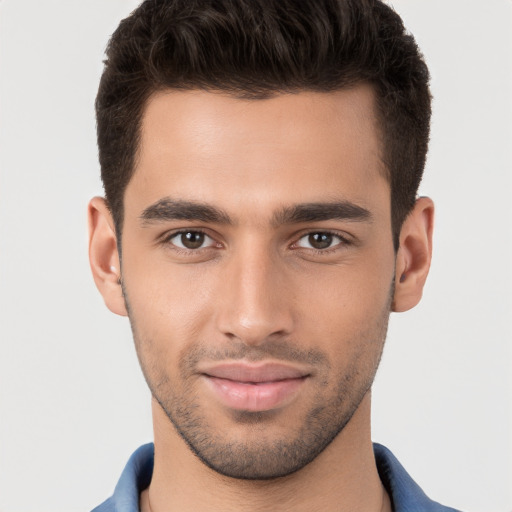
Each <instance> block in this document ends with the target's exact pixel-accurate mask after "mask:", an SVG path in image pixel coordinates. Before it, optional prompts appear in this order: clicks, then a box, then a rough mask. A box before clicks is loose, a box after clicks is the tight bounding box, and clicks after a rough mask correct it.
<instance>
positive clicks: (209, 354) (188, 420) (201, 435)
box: [123, 286, 394, 480]
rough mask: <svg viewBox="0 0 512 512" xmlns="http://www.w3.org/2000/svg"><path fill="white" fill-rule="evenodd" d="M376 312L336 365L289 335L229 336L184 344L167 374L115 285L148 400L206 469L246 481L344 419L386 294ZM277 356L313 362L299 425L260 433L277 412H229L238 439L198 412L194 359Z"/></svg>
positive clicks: (365, 385) (290, 462)
mask: <svg viewBox="0 0 512 512" xmlns="http://www.w3.org/2000/svg"><path fill="white" fill-rule="evenodd" d="M393 290H394V286H392V287H391V293H390V295H389V297H390V298H389V301H388V303H387V304H386V306H385V308H383V310H382V312H381V314H380V315H379V317H378V318H376V319H373V321H369V322H368V323H369V324H370V325H368V326H365V327H364V329H363V328H362V329H361V331H360V333H359V334H358V335H357V339H355V340H351V343H352V344H354V345H355V346H357V347H358V349H357V351H356V352H355V354H353V356H352V359H351V361H350V365H349V366H348V367H347V368H345V369H344V370H343V371H339V370H337V369H336V368H333V367H332V364H331V362H330V361H329V358H328V356H327V354H326V353H324V352H322V351H321V350H318V349H300V348H298V347H297V345H296V344H295V343H294V342H293V341H292V340H291V339H277V340H276V339H273V340H268V341H265V342H263V343H262V344H260V345H258V346H251V345H246V344H244V343H243V342H242V341H239V340H238V341H232V342H227V343H226V344H223V345H222V347H211V346H209V344H208V343H207V342H204V341H203V342H198V343H195V344H190V345H187V346H186V348H185V349H184V350H183V351H182V352H181V353H180V357H179V365H178V372H177V373H178V375H177V376H175V375H170V374H169V373H168V371H167V370H166V369H165V362H164V361H162V358H161V357H159V356H158V354H155V352H154V350H153V347H154V343H153V342H152V340H150V339H144V337H143V336H142V334H141V333H139V332H138V330H137V323H136V319H135V315H134V314H133V312H132V311H131V308H130V306H129V301H128V297H127V294H126V291H125V290H123V293H124V296H125V302H126V306H127V310H128V313H129V318H130V323H131V327H132V332H133V337H134V341H135V346H136V350H137V355H138V357H139V361H140V364H141V367H142V371H143V374H144V377H145V379H146V382H147V383H148V386H149V388H150V390H151V393H152V395H153V397H154V398H155V400H156V401H157V402H158V404H159V405H160V407H161V408H162V410H163V411H164V412H165V414H166V415H167V417H168V418H169V420H170V422H171V424H172V425H173V427H174V429H175V430H176V432H177V433H178V434H179V436H180V437H181V438H182V439H183V440H184V441H185V443H186V444H187V445H188V447H189V448H190V450H191V451H192V452H193V453H194V454H195V455H196V456H197V457H198V458H199V459H200V460H201V461H202V462H203V463H204V464H205V465H206V466H208V467H209V468H211V469H213V470H214V471H216V472H217V473H220V474H222V475H225V476H228V477H232V478H237V479H247V480H268V479H273V478H278V477H283V476H287V475H290V474H292V473H294V472H296V471H298V470H300V469H302V468H303V467H304V466H306V465H307V464H309V463H310V462H311V461H313V460H314V459H315V458H316V457H318V455H320V453H322V451H323V450H324V449H325V448H326V447H327V446H328V445H329V444H330V443H331V442H332V441H333V439H335V438H336V436H338V435H339V434H340V432H341V431H342V430H343V429H344V428H345V426H346V425H347V424H348V422H349V421H350V419H351V418H352V416H353V415H354V413H355V412H356V410H357V409H358V407H359V405H360V404H361V402H362V400H363V398H364V397H365V396H366V394H367V393H368V392H369V390H370V388H371V386H372V383H373V380H374V378H375V374H376V371H377V368H378V365H379V362H380V358H381V355H382V349H383V346H384V341H385V338H386V332H387V326H388V320H389V312H390V307H391V298H392V296H393V293H392V292H393ZM242 359H243V360H244V361H261V360H277V361H281V362H285V363H288V362H292V363H293V362H296V363H301V364H305V365H308V366H309V367H312V368H314V370H315V371H314V373H315V382H316V388H315V389H316V393H315V396H314V399H313V400H311V401H310V404H311V406H310V407H309V409H308V410H307V411H306V412H305V414H304V415H303V418H302V420H301V423H300V424H294V425H290V429H289V432H288V433H287V435H285V436H283V435H281V436H277V437H275V438H270V437H269V436H268V435H267V433H268V429H269V428H271V427H272V424H273V422H274V421H275V418H276V416H277V415H279V414H283V413H282V411H276V410H271V411H263V412H250V411H234V410H232V411H230V412H229V421H230V422H231V423H230V424H232V425H235V426H237V427H240V426H243V427H244V428H245V433H246V434H245V435H244V437H243V439H239V438H236V439H234V438H233V437H232V436H230V432H229V431H223V430H220V429H219V428H217V427H216V426H215V425H214V424H212V422H211V421H210V419H209V418H208V415H207V414H206V413H205V411H204V407H203V405H202V404H201V397H200V396H199V395H198V393H197V392H196V386H195V384H196V381H197V379H198V378H199V377H198V374H197V370H196V369H197V367H198V364H199V363H200V362H203V363H204V362H205V361H208V362H211V361H236V360H242Z"/></svg>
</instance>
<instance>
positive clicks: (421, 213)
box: [392, 197, 434, 312]
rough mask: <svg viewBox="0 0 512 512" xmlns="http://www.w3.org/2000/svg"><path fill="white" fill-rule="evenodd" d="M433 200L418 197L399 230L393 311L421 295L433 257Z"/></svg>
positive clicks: (408, 306) (409, 305)
mask: <svg viewBox="0 0 512 512" xmlns="http://www.w3.org/2000/svg"><path fill="white" fill-rule="evenodd" d="M433 227H434V203H433V202H432V200H431V199H429V198H428V197H420V198H419V199H418V200H417V201H416V204H415V206H414V208H413V210H412V211H411V213H410V214H409V215H408V216H407V218H406V219H405V221H404V223H403V225H402V229H401V231H400V247H399V249H398V254H397V257H396V266H395V275H396V282H395V293H394V298H393V306H392V309H393V311H397V312H400V311H407V310H409V309H411V308H413V307H414V306H416V304H418V302H419V301H420V299H421V296H422V293H423V287H424V285H425V281H426V279H427V275H428V271H429V269H430V262H431V260H432V232H433Z"/></svg>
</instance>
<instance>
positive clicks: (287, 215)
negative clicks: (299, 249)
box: [273, 201, 372, 225]
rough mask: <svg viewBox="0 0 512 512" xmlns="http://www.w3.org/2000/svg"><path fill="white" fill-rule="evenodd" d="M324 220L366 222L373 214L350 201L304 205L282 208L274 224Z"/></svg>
mask: <svg viewBox="0 0 512 512" xmlns="http://www.w3.org/2000/svg"><path fill="white" fill-rule="evenodd" d="M323 220H348V221H354V222H364V221H371V220H372V214H371V213H370V211H369V210H367V209H366V208H363V207H362V206H358V205H357V204H354V203H352V202H350V201H336V202H329V203H304V204H297V205H293V206H287V207H284V208H282V209H281V210H279V211H278V212H277V213H276V214H275V215H274V218H273V223H274V224H276V225H280V224H298V223H301V222H319V221H323Z"/></svg>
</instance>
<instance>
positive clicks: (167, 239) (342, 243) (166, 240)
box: [159, 228, 353, 255]
mask: <svg viewBox="0 0 512 512" xmlns="http://www.w3.org/2000/svg"><path fill="white" fill-rule="evenodd" d="M187 233H201V234H203V235H204V236H206V237H208V238H210V239H211V240H213V241H214V242H215V239H214V237H212V236H210V235H209V234H208V233H207V232H206V231H205V230H203V229H201V228H194V229H181V230H179V231H173V232H171V233H166V234H165V235H163V236H162V237H161V239H160V241H159V243H160V244H162V245H164V246H172V250H173V251H177V252H178V253H181V254H185V255H190V254H197V253H199V251H203V250H205V249H211V248H215V245H211V246H206V247H200V248H197V249H187V248H183V247H179V246H177V245H176V244H174V243H172V240H173V239H174V238H176V237H178V236H179V235H184V234H187ZM311 235H329V236H332V237H335V238H337V239H338V240H339V242H338V243H336V244H334V245H333V246H332V247H327V248H326V249H315V248H314V247H300V246H298V243H299V242H300V240H302V239H303V238H305V237H307V236H311ZM295 240H296V241H295V242H293V243H292V244H291V245H290V248H291V249H292V250H306V251H308V252H313V253H314V254H319V255H327V254H330V253H332V252H335V251H338V250H340V248H342V247H347V246H350V245H353V241H351V240H350V239H349V238H347V237H346V236H343V235H341V234H340V233H338V232H335V231H329V230H317V231H306V232H304V233H301V234H300V236H298V237H297V238H296V239H295ZM215 244H216V245H218V246H220V245H221V244H220V243H219V242H215ZM217 248H219V247H217Z"/></svg>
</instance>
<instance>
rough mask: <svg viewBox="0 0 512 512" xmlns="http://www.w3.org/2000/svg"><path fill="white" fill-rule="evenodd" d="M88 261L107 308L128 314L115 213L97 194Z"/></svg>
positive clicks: (90, 216)
mask: <svg viewBox="0 0 512 512" xmlns="http://www.w3.org/2000/svg"><path fill="white" fill-rule="evenodd" d="M88 219H89V262H90V264H91V270H92V275H93V277H94V282H95V283H96V286H97V288H98V290H99V291H100V293H101V295H102V296H103V300H104V301H105V304H106V305H107V307H108V309H110V311H112V312H113V313H116V314H118V315H122V316H127V315H128V313H127V311H126V305H125V302H124V297H123V292H122V288H121V265H120V258H119V252H118V250H117V239H116V232H115V228H114V221H113V219H112V214H111V213H110V210H109V209H108V207H107V204H106V202H105V199H103V198H102V197H94V198H93V199H91V201H90V202H89V208H88Z"/></svg>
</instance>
